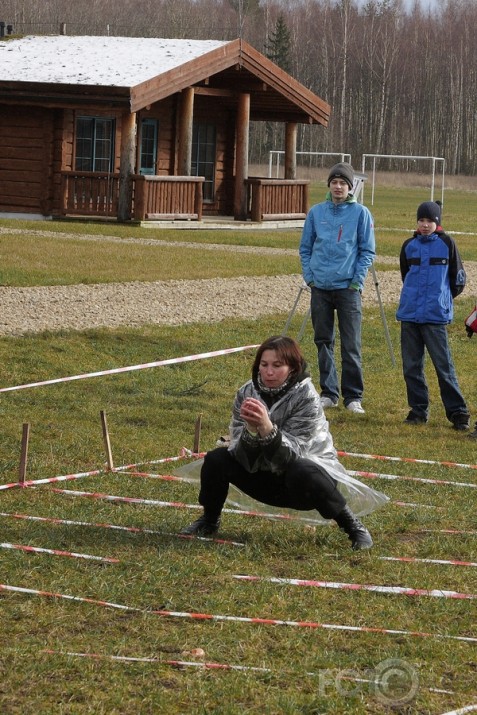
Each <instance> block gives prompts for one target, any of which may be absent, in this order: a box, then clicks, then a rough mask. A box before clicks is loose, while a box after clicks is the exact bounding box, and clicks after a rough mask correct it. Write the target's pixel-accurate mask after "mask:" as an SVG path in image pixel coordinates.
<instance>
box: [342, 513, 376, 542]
mask: <svg viewBox="0 0 477 715" xmlns="http://www.w3.org/2000/svg"><path fill="white" fill-rule="evenodd" d="M335 521H336V523H337V524H338V526H339V527H340V529H343V531H344V532H345V533H346V534H348V538H349V539H350V540H351V548H352V549H354V550H355V551H357V550H359V549H370V548H371V546H372V545H373V540H372V538H371V534H370V533H369V531H368V530H367V528H366V527H365V526H364V524H362V523H361V522H360V520H359V519H358V518H357V517H356V516H355V515H354V514H353V512H352V511H351V509H350V508H349V506H345V508H344V509H343V511H341V512H340V513H339V514H338V516H337V517H335Z"/></svg>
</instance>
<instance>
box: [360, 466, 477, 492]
mask: <svg viewBox="0 0 477 715" xmlns="http://www.w3.org/2000/svg"><path fill="white" fill-rule="evenodd" d="M346 471H347V472H348V474H351V476H352V477H366V478H367V479H388V480H392V481H393V480H396V479H403V480H405V481H408V482H423V483H424V484H446V485H450V486H451V487H471V488H472V489H477V484H472V483H469V482H452V481H447V480H445V479H424V478H423V477H405V476H403V475H401V474H382V473H381V472H355V471H352V470H350V469H348V470H346Z"/></svg>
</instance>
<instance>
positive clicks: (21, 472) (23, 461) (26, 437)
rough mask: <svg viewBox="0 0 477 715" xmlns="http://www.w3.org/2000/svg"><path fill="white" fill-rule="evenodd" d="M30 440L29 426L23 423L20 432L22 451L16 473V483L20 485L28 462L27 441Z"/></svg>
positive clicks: (22, 482)
mask: <svg viewBox="0 0 477 715" xmlns="http://www.w3.org/2000/svg"><path fill="white" fill-rule="evenodd" d="M29 438H30V425H29V424H28V422H24V423H23V431H22V451H21V456H20V469H19V473H18V482H19V483H20V484H24V483H25V475H26V468H27V461H28V440H29Z"/></svg>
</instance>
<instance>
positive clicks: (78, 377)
mask: <svg viewBox="0 0 477 715" xmlns="http://www.w3.org/2000/svg"><path fill="white" fill-rule="evenodd" d="M257 347H258V345H242V346H241V347H239V348H225V349H224V350H214V351H213V352H208V353H198V354H197V355H185V356H184V357H180V358H170V359H168V360H156V361H155V362H146V363H143V364H142V365H129V366H128V367H117V368H113V369H111V370H100V371H98V372H87V373H83V374H81V375H70V376H69V377H57V378H55V379H53V380H43V381H41V382H29V383H28V384H26V385H14V386H12V387H1V388H0V393H2V392H13V391H14V390H26V389H27V388H30V387H42V386H43V385H55V384H58V383H59V382H71V381H72V380H86V379H87V378H89V377H101V376H102V375H117V374H118V373H122V372H132V371H133V370H146V369H147V368H150V367H162V366H163V365H177V364H178V363H183V362H192V361H194V360H205V359H206V358H211V357H217V356H219V355H229V354H230V353H238V352H241V351H243V350H251V349H252V348H257Z"/></svg>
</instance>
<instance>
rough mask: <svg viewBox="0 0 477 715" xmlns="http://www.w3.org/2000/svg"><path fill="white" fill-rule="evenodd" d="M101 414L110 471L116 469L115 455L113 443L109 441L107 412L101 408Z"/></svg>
mask: <svg viewBox="0 0 477 715" xmlns="http://www.w3.org/2000/svg"><path fill="white" fill-rule="evenodd" d="M100 415H101V426H102V428H103V440H104V446H105V448H106V458H107V460H108V461H107V464H108V471H110V472H113V471H114V464H113V455H112V454H111V443H110V441H109V433H108V422H107V420H106V412H105V411H104V410H101V411H100Z"/></svg>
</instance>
